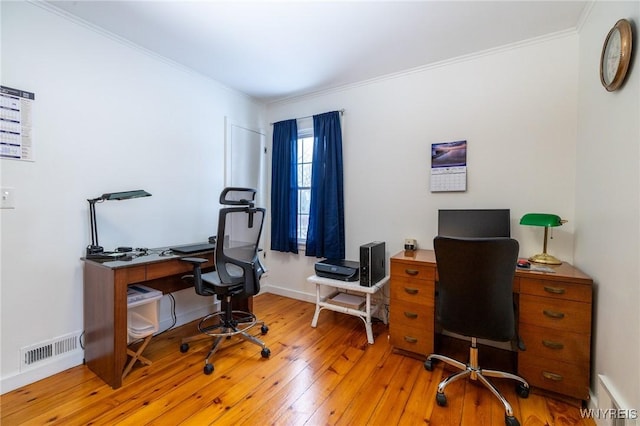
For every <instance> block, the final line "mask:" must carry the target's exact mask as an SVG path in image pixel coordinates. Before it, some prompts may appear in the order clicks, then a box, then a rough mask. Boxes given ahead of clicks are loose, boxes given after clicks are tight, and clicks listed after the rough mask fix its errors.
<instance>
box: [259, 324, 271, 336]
mask: <svg viewBox="0 0 640 426" xmlns="http://www.w3.org/2000/svg"><path fill="white" fill-rule="evenodd" d="M260 332H261V333H262V334H267V333H268V332H269V327H267V326H266V325H263V326H262V327H260Z"/></svg>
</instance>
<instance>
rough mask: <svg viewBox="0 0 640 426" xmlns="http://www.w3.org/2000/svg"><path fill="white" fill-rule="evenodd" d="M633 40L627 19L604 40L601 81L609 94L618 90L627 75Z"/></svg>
mask: <svg viewBox="0 0 640 426" xmlns="http://www.w3.org/2000/svg"><path fill="white" fill-rule="evenodd" d="M631 39H632V34H631V24H630V23H629V21H628V20H626V19H620V20H619V21H618V22H616V24H615V25H614V26H613V28H611V31H609V34H607V38H606V39H605V40H604V45H603V46H602V55H601V56H600V81H601V82H602V85H603V86H604V88H605V89H607V91H609V92H613V91H614V90H616V89H618V88H619V87H620V86H621V85H622V82H623V81H624V78H625V77H626V75H627V71H628V70H629V62H630V61H631V47H632V46H631V44H632V43H631Z"/></svg>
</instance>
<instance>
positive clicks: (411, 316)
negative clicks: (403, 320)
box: [404, 311, 418, 319]
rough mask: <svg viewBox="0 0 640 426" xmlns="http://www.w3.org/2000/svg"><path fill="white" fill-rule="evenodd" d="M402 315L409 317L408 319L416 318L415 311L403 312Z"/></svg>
mask: <svg viewBox="0 0 640 426" xmlns="http://www.w3.org/2000/svg"><path fill="white" fill-rule="evenodd" d="M404 316H405V317H407V318H409V319H416V318H418V314H416V313H415V312H407V311H405V312H404Z"/></svg>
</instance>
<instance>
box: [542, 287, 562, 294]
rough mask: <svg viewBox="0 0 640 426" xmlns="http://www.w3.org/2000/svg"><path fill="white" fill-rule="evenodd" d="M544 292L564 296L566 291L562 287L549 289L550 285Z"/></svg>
mask: <svg viewBox="0 0 640 426" xmlns="http://www.w3.org/2000/svg"><path fill="white" fill-rule="evenodd" d="M544 291H546V292H547V293H551V294H564V293H565V291H566V290H565V289H564V288H561V287H549V286H548V285H545V286H544Z"/></svg>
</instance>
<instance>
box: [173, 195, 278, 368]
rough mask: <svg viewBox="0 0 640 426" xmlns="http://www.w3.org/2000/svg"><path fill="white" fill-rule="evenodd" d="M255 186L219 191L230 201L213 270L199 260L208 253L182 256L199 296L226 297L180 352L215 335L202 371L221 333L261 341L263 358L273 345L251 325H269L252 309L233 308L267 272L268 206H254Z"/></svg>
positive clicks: (222, 214)
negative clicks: (263, 250) (263, 245)
mask: <svg viewBox="0 0 640 426" xmlns="http://www.w3.org/2000/svg"><path fill="white" fill-rule="evenodd" d="M255 193H256V191H255V190H254V189H250V188H225V189H224V190H223V191H222V194H221V195H220V204H223V205H230V206H233V207H225V208H222V209H220V213H219V217H218V234H217V241H216V249H215V267H216V270H215V271H214V272H208V273H205V274H203V273H202V270H201V264H202V263H204V262H206V259H200V258H195V257H189V258H184V259H183V260H184V261H187V262H190V263H192V264H193V267H194V268H193V275H189V276H185V277H183V278H185V279H188V280H193V284H194V287H195V290H196V293H197V294H199V295H201V296H216V297H217V298H218V299H219V300H221V302H222V309H221V311H220V312H215V313H213V314H210V315H207V316H205V317H204V318H202V320H200V323H199V324H198V330H199V331H200V333H201V334H199V335H197V336H192V337H186V338H184V339H182V345H181V346H180V351H181V352H183V353H184V352H186V351H188V350H189V342H193V341H195V340H200V339H202V338H207V337H208V336H211V337H213V338H214V341H213V346H212V347H211V350H210V351H209V353H208V354H207V357H206V359H205V366H204V373H205V374H211V373H212V372H213V364H211V363H210V362H209V359H210V358H211V356H212V355H213V354H214V353H215V352H216V351H217V350H218V348H219V347H220V344H221V343H222V340H223V339H229V338H231V337H233V336H238V337H241V338H243V339H245V340H248V341H249V342H251V343H254V344H256V345H258V346H261V347H262V351H261V352H260V353H261V355H262V357H263V358H268V357H269V356H270V355H271V351H270V350H269V348H267V346H266V345H265V344H264V342H262V341H261V340H260V339H258V338H257V337H255V336H253V335H251V334H249V329H251V328H252V327H253V326H255V325H258V324H259V325H261V332H262V334H266V333H267V332H268V331H269V328H268V327H267V326H266V325H265V324H264V322H263V321H258V320H257V318H256V316H255V315H254V314H253V313H251V312H245V311H239V310H233V303H232V302H233V301H234V300H237V299H240V298H246V297H249V296H254V295H256V294H258V292H259V291H260V276H261V275H262V274H263V273H264V268H263V267H262V265H261V263H260V261H259V259H258V242H259V241H260V234H261V232H262V225H263V223H264V216H265V209H263V208H259V207H254V201H253V200H254V198H255Z"/></svg>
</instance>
